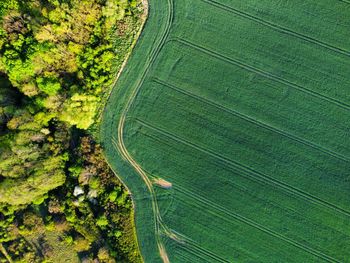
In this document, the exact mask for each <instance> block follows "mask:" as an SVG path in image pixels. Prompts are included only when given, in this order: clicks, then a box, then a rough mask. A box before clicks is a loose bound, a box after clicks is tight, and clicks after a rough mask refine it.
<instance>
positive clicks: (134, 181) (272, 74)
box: [104, 0, 350, 263]
mask: <svg viewBox="0 0 350 263" xmlns="http://www.w3.org/2000/svg"><path fill="white" fill-rule="evenodd" d="M295 1H296V3H299V4H294V5H293V4H291V3H290V2H288V1H285V2H281V3H279V5H280V6H281V7H280V8H279V7H278V6H276V8H274V7H273V4H272V2H271V1H267V0H261V1H260V2H257V1H255V0H247V1H244V2H242V1H238V0H230V1H228V0H218V1H217V0H196V1H187V0H177V1H176V2H174V3H173V2H172V1H170V0H169V1H168V2H166V1H164V3H163V1H156V2H153V0H151V1H150V6H151V7H152V8H151V9H150V10H151V13H150V18H149V22H148V26H146V28H145V31H144V33H143V37H141V39H140V42H139V45H138V46H137V47H136V50H135V52H136V53H135V54H136V55H134V57H131V60H130V62H129V65H128V66H127V68H126V72H125V74H122V77H121V80H120V83H119V85H120V88H119V89H117V91H116V93H115V95H114V96H112V98H113V99H112V100H111V101H112V102H110V105H109V108H108V110H109V111H111V112H112V114H109V115H108V114H107V115H108V116H107V118H106V119H108V118H110V120H111V122H110V123H109V124H106V127H108V128H106V133H105V137H104V138H106V144H108V143H109V142H110V140H111V138H115V139H113V141H112V145H114V147H110V148H108V147H107V155H109V156H110V158H112V159H113V160H112V161H114V160H115V165H116V169H118V167H119V169H120V170H121V172H120V174H121V176H123V177H125V179H126V181H127V182H126V183H127V184H128V182H129V183H130V184H131V185H130V189H131V192H134V195H135V198H134V201H135V202H136V204H135V205H136V221H137V224H136V225H137V227H138V228H137V231H138V236H139V239H140V240H141V242H143V243H142V244H141V248H142V250H143V251H142V253H143V255H144V257H145V261H146V262H152V263H153V262H161V261H162V262H252V261H253V262H254V261H259V262H276V261H284V262H349V258H350V252H349V251H348V250H347V249H346V248H347V247H349V245H350V222H349V218H350V201H349V198H348V193H349V191H350V185H348V184H347V181H348V178H349V176H350V170H349V167H350V165H349V164H350V142H349V141H348V140H346V138H348V135H349V129H348V127H349V125H350V118H349V117H350V103H349V99H350V96H349V92H348V88H347V87H348V84H350V79H349V78H348V70H347V69H348V68H349V66H350V62H349V55H350V54H349V50H350V42H349V41H348V40H344V41H342V40H341V39H339V36H340V35H341V32H343V33H345V32H346V30H348V29H349V30H350V24H349V25H348V23H347V18H350V17H347V15H346V14H347V13H346V12H345V11H344V10H341V9H342V8H344V9H345V8H347V7H348V3H347V1H345V0H331V1H332V3H333V2H334V3H333V4H330V3H328V2H327V1H320V2H318V3H317V4H315V6H314V8H313V3H312V1H309V0H306V1H301V0H295ZM301 2H303V3H304V6H303V8H304V9H305V10H311V11H312V12H314V15H315V16H313V17H311V16H306V15H305V14H304V13H302V12H300V10H301V7H300V6H299V5H300V4H301ZM332 5H333V6H334V8H336V9H337V10H338V12H339V14H342V16H339V18H337V19H339V20H342V22H341V23H340V22H339V23H338V24H332V27H333V29H331V28H328V26H329V27H330V25H329V24H327V23H328V22H327V21H325V20H322V19H321V17H323V12H324V10H331V9H332V8H333V6H332ZM282 6H284V7H285V9H283V8H282ZM264 11H265V12H264ZM282 11H285V12H282ZM152 12H153V13H152ZM157 12H158V13H157ZM293 12H295V17H297V18H298V20H299V21H296V22H293V16H292V14H293ZM315 17H319V20H320V25H319V27H317V26H315V25H314V24H310V25H309V26H308V24H309V23H310V21H315ZM325 17H327V19H328V20H332V19H333V18H328V16H325ZM158 21H163V22H164V23H159V22H158ZM158 25H160V29H158V27H157V26H158ZM332 31H334V34H330V32H332ZM113 107H115V109H113ZM106 123H107V122H106ZM113 125H116V126H117V127H116V126H113ZM116 128H117V129H116ZM108 135H109V138H108ZM108 149H109V150H108ZM127 167H128V168H127ZM123 173H124V174H123ZM140 179H141V180H140ZM158 179H159V180H164V181H166V182H168V183H169V184H170V185H171V186H172V187H171V189H169V187H162V186H161V185H159V184H157V180H158ZM141 182H142V183H141ZM140 184H142V185H140ZM135 193H136V194H135ZM137 209H138V210H137ZM146 209H148V210H146ZM150 210H151V211H150ZM138 215H139V216H138ZM150 215H152V218H151V216H150ZM146 221H147V222H146ZM143 222H144V224H145V226H143ZM152 225H153V227H151V226H152ZM146 226H147V227H146ZM152 236H153V237H154V239H152ZM148 242H149V245H148Z"/></svg>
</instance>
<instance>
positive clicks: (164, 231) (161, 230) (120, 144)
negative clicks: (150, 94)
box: [111, 0, 182, 263]
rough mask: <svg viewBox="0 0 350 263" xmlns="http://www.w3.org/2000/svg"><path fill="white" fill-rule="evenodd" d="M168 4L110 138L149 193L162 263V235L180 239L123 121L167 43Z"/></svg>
mask: <svg viewBox="0 0 350 263" xmlns="http://www.w3.org/2000/svg"><path fill="white" fill-rule="evenodd" d="M167 4H168V13H167V16H168V18H167V21H166V26H165V30H164V32H163V34H162V36H161V38H160V41H159V42H158V44H157V45H156V46H155V48H154V49H153V50H152V52H151V54H150V59H149V61H148V63H147V64H146V67H145V69H144V71H143V73H142V76H141V78H140V80H139V81H138V82H137V84H136V85H135V86H134V88H133V89H130V92H131V94H130V96H129V98H128V99H127V102H126V105H125V107H124V108H123V110H122V112H121V114H120V118H119V122H118V128H117V130H118V136H117V139H116V138H111V142H112V144H113V145H114V147H115V149H116V150H117V151H118V152H119V154H120V155H121V156H122V158H124V159H125V160H126V161H127V162H128V164H129V165H130V166H131V167H132V168H133V169H134V170H135V171H136V172H137V174H138V175H139V176H140V177H141V178H142V180H143V182H144V183H145V185H146V186H147V189H148V191H149V195H150V198H151V203H152V210H153V215H154V234H155V237H156V242H157V247H158V250H159V255H160V257H161V259H162V261H163V262H164V263H168V262H170V261H169V258H168V255H167V252H166V249H165V245H164V243H163V241H162V238H161V237H162V235H165V236H167V237H169V238H171V239H173V240H175V241H177V242H182V240H181V238H179V237H178V236H177V234H176V233H174V232H172V231H171V230H170V229H169V228H168V227H167V226H166V225H165V224H164V223H163V220H162V217H161V214H160V211H159V206H158V202H157V196H156V193H155V190H154V185H153V182H152V181H151V179H150V178H149V176H148V175H147V173H146V172H145V171H144V170H143V168H142V167H141V166H140V165H139V164H138V163H137V162H136V161H135V160H134V158H133V157H132V156H131V154H130V153H129V151H128V150H127V148H126V146H125V143H124V130H125V121H126V119H127V114H128V112H129V110H130V108H131V106H132V105H133V102H134V100H135V98H136V96H137V94H138V93H139V90H140V89H141V87H142V85H143V83H144V81H145V79H146V77H147V75H148V73H149V71H150V69H151V67H152V65H153V63H154V61H155V60H156V58H157V56H158V54H159V53H160V51H161V50H162V48H163V46H164V44H165V43H166V41H167V38H168V36H169V33H170V29H171V25H172V22H173V17H174V15H173V0H167Z"/></svg>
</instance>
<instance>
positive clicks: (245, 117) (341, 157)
mask: <svg viewBox="0 0 350 263" xmlns="http://www.w3.org/2000/svg"><path fill="white" fill-rule="evenodd" d="M153 81H154V82H156V83H158V84H160V85H162V86H165V87H167V88H169V89H172V90H174V91H177V92H179V93H182V94H183V95H186V96H188V97H191V98H193V99H196V100H198V101H201V102H202V103H205V104H207V105H210V106H212V107H215V108H217V109H220V110H222V111H225V112H227V113H229V114H231V115H234V116H236V117H238V118H240V119H243V120H245V121H247V122H250V123H252V124H254V125H256V126H259V127H261V128H264V129H266V130H268V131H271V132H274V133H277V134H280V135H282V136H284V137H286V138H289V139H291V140H293V141H296V142H299V143H301V144H304V145H306V146H309V147H311V148H313V149H316V150H318V151H320V152H323V153H325V154H327V155H329V156H332V157H334V158H337V159H339V160H342V161H345V162H350V158H349V157H347V156H344V155H342V154H339V153H337V152H334V151H332V150H330V149H328V148H326V147H323V146H321V145H318V144H315V143H313V142H311V141H308V140H306V139H303V138H301V137H298V136H296V135H293V134H291V133H288V132H285V131H283V130H280V129H277V128H276V127H274V126H270V125H268V124H266V123H265V122H263V121H260V120H256V119H254V118H252V117H250V116H248V115H245V114H243V113H240V112H238V111H236V110H233V109H230V108H228V107H225V106H222V105H220V104H218V103H216V102H214V101H212V100H209V99H206V98H204V97H201V96H199V95H197V94H194V93H191V92H189V91H185V90H184V89H181V88H179V87H177V86H175V85H174V84H169V83H167V82H165V81H163V80H160V79H158V78H154V80H153Z"/></svg>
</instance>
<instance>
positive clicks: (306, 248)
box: [175, 187, 340, 263]
mask: <svg viewBox="0 0 350 263" xmlns="http://www.w3.org/2000/svg"><path fill="white" fill-rule="evenodd" d="M175 189H176V190H178V191H180V192H182V193H184V194H185V195H187V196H190V197H191V198H193V199H195V200H196V201H197V202H200V203H203V204H204V205H206V206H210V207H212V208H213V209H215V210H217V211H220V212H221V213H224V214H226V215H228V216H229V217H232V218H234V219H236V220H237V221H239V222H242V223H244V224H246V225H249V226H251V227H253V228H255V229H258V230H260V231H262V232H264V233H266V234H268V235H270V236H273V237H275V238H277V239H280V240H283V241H285V242H286V243H288V244H291V245H293V246H295V247H297V248H299V249H302V250H304V251H305V252H307V253H309V254H312V255H314V256H316V257H319V258H322V259H324V260H327V261H331V262H339V263H340V261H338V260H337V259H335V258H333V257H331V256H328V255H327V254H324V253H323V252H321V251H318V250H316V249H314V248H311V247H309V246H307V245H304V244H302V243H299V242H297V241H295V240H293V239H291V238H288V237H286V236H284V235H283V234H280V233H278V232H276V231H274V230H271V229H269V228H268V227H265V226H263V225H261V224H259V223H257V222H255V221H253V220H251V219H249V218H247V217H245V216H242V215H240V214H238V213H235V212H229V211H227V209H225V208H223V207H222V206H221V205H218V204H214V203H212V202H211V201H210V200H207V199H205V198H203V197H201V196H198V195H197V194H195V193H193V192H189V191H188V190H187V189H185V188H184V187H175ZM182 201H184V202H186V200H185V198H184V199H183V200H182ZM222 219H224V218H223V217H222Z"/></svg>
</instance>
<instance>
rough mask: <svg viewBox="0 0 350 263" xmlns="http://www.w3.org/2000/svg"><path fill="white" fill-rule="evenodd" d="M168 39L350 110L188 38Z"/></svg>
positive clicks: (336, 102)
mask: <svg viewBox="0 0 350 263" xmlns="http://www.w3.org/2000/svg"><path fill="white" fill-rule="evenodd" d="M169 41H175V42H179V43H181V44H183V45H186V46H188V47H191V48H193V49H196V50H198V51H200V52H202V53H204V54H207V55H209V56H211V57H214V58H216V59H218V60H221V61H224V62H226V63H229V64H231V65H235V66H238V67H240V68H243V69H245V70H248V71H250V72H253V73H256V74H257V75H260V76H262V77H265V78H267V79H271V80H273V81H275V82H278V83H280V84H283V85H286V86H288V87H291V88H293V89H296V90H298V91H300V92H303V93H305V94H308V95H310V96H313V97H316V98H318V99H321V100H324V101H327V102H329V103H332V104H334V105H337V106H338V107H340V108H343V109H346V110H348V111H350V105H348V104H346V103H344V102H341V101H339V100H336V99H334V98H332V97H327V96H325V95H322V94H321V93H318V92H315V91H312V90H310V89H307V88H305V87H302V86H300V85H298V84H295V83H293V82H291V81H289V80H286V79H283V78H281V77H278V76H276V75H274V74H272V73H269V72H267V71H264V70H262V69H259V68H256V67H254V66H252V65H249V64H246V63H244V62H243V61H240V60H238V59H233V58H229V57H227V56H225V55H222V54H220V53H217V52H215V51H213V50H210V49H208V48H205V47H202V46H199V45H197V44H194V43H192V42H190V41H188V40H185V39H182V38H179V37H176V38H172V39H170V40H169Z"/></svg>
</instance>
